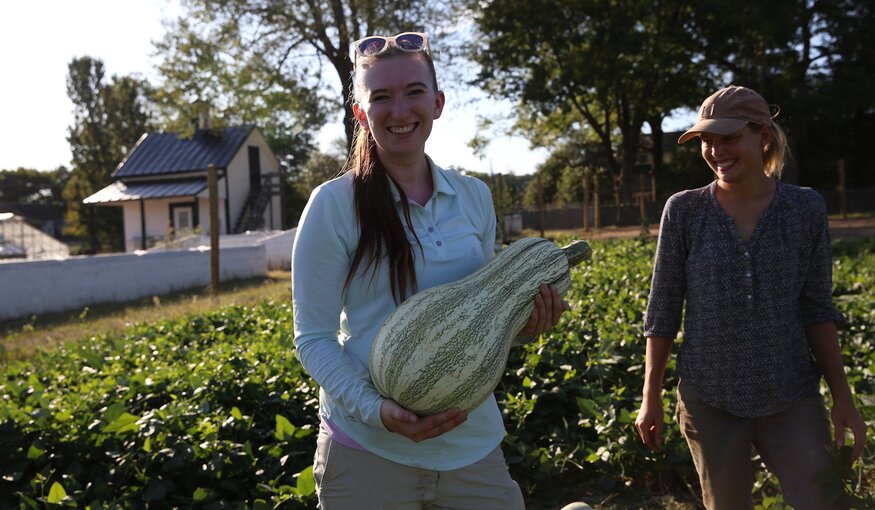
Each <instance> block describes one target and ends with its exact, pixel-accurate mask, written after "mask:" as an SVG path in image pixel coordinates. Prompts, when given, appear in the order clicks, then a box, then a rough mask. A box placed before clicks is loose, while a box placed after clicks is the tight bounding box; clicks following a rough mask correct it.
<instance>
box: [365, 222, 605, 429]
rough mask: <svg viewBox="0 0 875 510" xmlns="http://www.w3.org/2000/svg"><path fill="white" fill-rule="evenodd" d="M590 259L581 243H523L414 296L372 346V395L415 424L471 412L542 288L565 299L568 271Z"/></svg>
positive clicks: (501, 370)
mask: <svg viewBox="0 0 875 510" xmlns="http://www.w3.org/2000/svg"><path fill="white" fill-rule="evenodd" d="M591 251H592V250H591V248H590V246H589V244H587V243H586V242H585V241H575V242H573V243H571V244H570V245H568V246H566V247H565V248H559V247H558V246H556V245H555V244H553V243H552V242H550V241H548V240H546V239H541V238H535V237H530V238H523V239H520V240H518V241H516V242H514V243H512V244H510V246H508V247H507V248H506V249H504V250H503V251H501V252H500V253H499V254H498V255H497V256H496V257H495V258H494V259H492V260H491V261H490V262H489V263H488V264H486V265H485V266H483V267H482V268H480V269H479V270H478V271H475V272H474V273H472V274H470V275H468V276H467V277H465V278H463V279H461V280H458V281H455V282H452V283H448V284H446V285H441V286H437V287H432V288H431V289H427V290H424V291H422V292H419V293H417V294H414V295H413V296H411V297H410V298H409V299H407V300H406V301H404V302H403V303H401V305H400V306H398V308H396V309H395V311H394V312H392V314H391V315H389V317H388V318H387V319H386V321H385V322H384V323H383V325H382V327H381V328H380V330H379V332H378V333H377V336H376V338H375V339H374V343H373V345H372V346H371V355H370V369H371V377H372V378H373V381H374V385H375V386H376V387H377V390H379V391H380V394H382V395H383V396H385V397H388V398H391V399H393V400H395V401H396V402H398V403H399V404H401V405H402V406H404V407H405V408H407V409H410V410H411V411H413V412H415V413H417V414H419V415H420V416H426V415H430V414H434V413H437V412H440V411H445V410H447V409H449V408H451V407H458V408H461V409H463V410H466V411H467V410H471V409H474V408H475V407H477V406H478V405H480V404H481V403H482V402H483V401H484V400H486V398H487V397H488V396H489V394H490V393H492V391H493V390H495V387H496V386H497V385H498V381H499V379H500V378H501V375H502V374H503V373H504V370H505V366H506V364H507V356H508V353H509V351H510V347H511V344H512V342H513V340H514V338H515V337H516V336H517V334H518V333H519V332H520V331H521V330H522V328H523V327H524V326H525V324H526V322H528V320H529V317H530V316H531V314H532V309H533V308H534V298H535V295H536V294H537V293H538V289H539V286H540V285H541V284H542V283H547V284H552V285H553V286H555V287H556V289H557V290H558V291H559V293H560V294H564V293H565V292H566V291H567V290H568V287H569V286H570V285H571V279H570V276H569V268H570V267H572V266H574V265H576V264H578V263H580V262H581V261H582V260H584V259H585V258H587V257H589V255H590V253H591Z"/></svg>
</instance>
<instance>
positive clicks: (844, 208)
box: [839, 159, 848, 220]
mask: <svg viewBox="0 0 875 510" xmlns="http://www.w3.org/2000/svg"><path fill="white" fill-rule="evenodd" d="M839 211H841V213H842V219H843V220H846V219H848V202H847V195H846V193H845V160H843V159H840V160H839Z"/></svg>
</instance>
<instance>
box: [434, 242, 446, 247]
mask: <svg viewBox="0 0 875 510" xmlns="http://www.w3.org/2000/svg"><path fill="white" fill-rule="evenodd" d="M435 244H436V245H438V246H443V244H444V243H442V242H440V241H438V242H436V243H435Z"/></svg>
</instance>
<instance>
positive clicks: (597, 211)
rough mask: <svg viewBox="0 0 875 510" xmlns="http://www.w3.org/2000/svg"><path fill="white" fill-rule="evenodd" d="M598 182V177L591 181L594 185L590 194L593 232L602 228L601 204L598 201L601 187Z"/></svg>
mask: <svg viewBox="0 0 875 510" xmlns="http://www.w3.org/2000/svg"><path fill="white" fill-rule="evenodd" d="M599 181H600V179H599V178H598V177H595V178H594V179H593V184H594V185H595V189H594V190H593V193H592V202H593V203H592V207H593V226H592V228H593V230H596V231H597V230H598V229H599V228H601V226H602V204H601V201H600V200H599V195H600V192H599V188H600V187H601V186H600V183H599Z"/></svg>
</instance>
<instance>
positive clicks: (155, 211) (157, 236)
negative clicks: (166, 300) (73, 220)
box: [83, 126, 282, 251]
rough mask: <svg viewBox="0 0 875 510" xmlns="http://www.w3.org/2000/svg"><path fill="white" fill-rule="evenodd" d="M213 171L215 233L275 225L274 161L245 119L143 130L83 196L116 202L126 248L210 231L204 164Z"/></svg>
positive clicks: (278, 208) (277, 182)
mask: <svg viewBox="0 0 875 510" xmlns="http://www.w3.org/2000/svg"><path fill="white" fill-rule="evenodd" d="M210 166H215V167H216V169H217V174H218V198H219V232H220V233H221V234H236V233H241V232H246V231H250V230H262V229H268V230H278V229H281V228H282V221H281V218H282V203H281V198H280V189H281V179H280V162H279V160H278V159H277V157H276V155H275V154H274V153H273V151H272V150H271V149H270V147H269V146H268V144H267V140H265V138H264V135H262V134H261V132H260V131H259V130H258V129H257V128H255V127H252V126H241V127H227V128H214V129H198V130H196V131H195V133H194V135H193V136H192V137H191V138H181V137H180V136H179V135H178V134H176V133H146V134H144V135H143V136H142V137H140V139H139V140H138V141H137V143H136V145H134V147H133V148H132V149H131V150H130V151H129V152H128V154H127V156H125V158H124V159H123V160H122V161H121V163H119V165H118V166H117V167H116V169H115V171H113V173H112V177H113V179H114V180H115V182H113V183H112V184H110V185H109V186H107V187H105V188H103V189H101V190H100V191H98V192H97V193H94V194H93V195H91V196H89V197H87V198H86V199H85V200H83V202H84V203H85V204H90V205H95V206H114V207H122V208H123V216H124V233H125V234H124V235H125V251H135V250H145V249H147V248H149V247H151V246H154V245H155V244H156V243H159V242H163V241H167V240H171V239H173V238H178V237H182V236H185V235H188V234H191V233H196V232H209V229H210V214H209V190H208V189H207V171H208V168H209V167H210Z"/></svg>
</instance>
